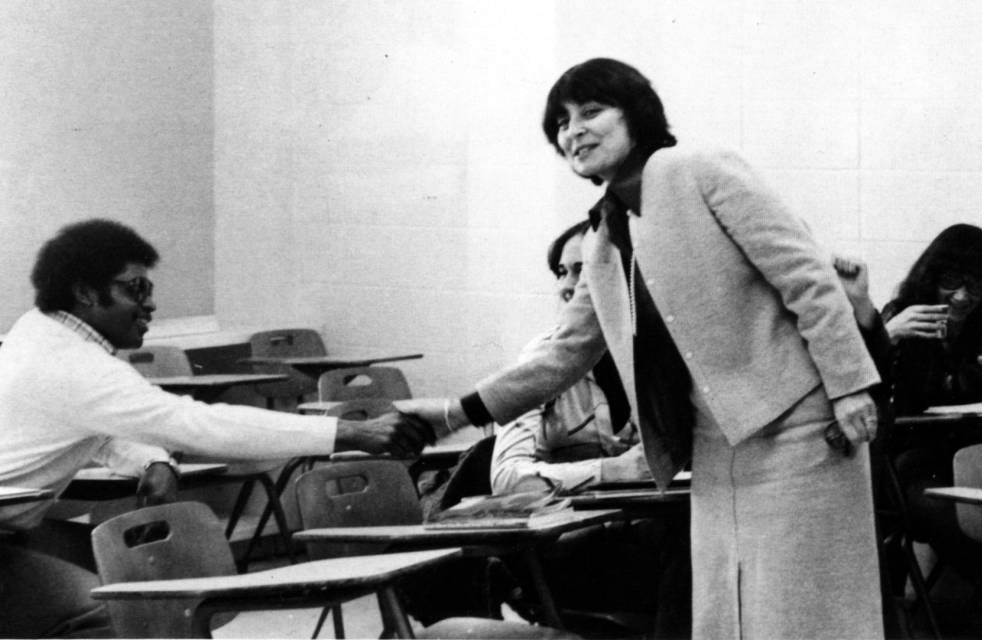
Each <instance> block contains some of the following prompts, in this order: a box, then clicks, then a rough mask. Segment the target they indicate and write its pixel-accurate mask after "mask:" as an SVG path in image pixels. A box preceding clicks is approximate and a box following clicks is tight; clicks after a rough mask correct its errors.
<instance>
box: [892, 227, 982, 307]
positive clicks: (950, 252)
mask: <svg viewBox="0 0 982 640" xmlns="http://www.w3.org/2000/svg"><path fill="white" fill-rule="evenodd" d="M945 271H957V272H959V273H965V274H968V275H972V276H975V277H976V278H980V279H982V229H980V228H979V227H976V226H975V225H972V224H954V225H952V226H950V227H948V228H947V229H945V230H944V231H942V232H941V233H939V234H938V236H937V237H936V238H935V239H934V240H932V241H931V244H929V245H928V246H927V249H925V250H924V253H922V254H921V257H919V258H918V259H917V261H916V262H915V263H914V266H913V267H911V269H910V273H908V274H907V277H906V278H905V279H904V281H903V282H901V283H900V287H899V288H898V290H897V299H896V302H897V308H898V309H904V308H906V307H908V306H910V305H912V304H934V302H935V301H936V299H937V295H938V278H939V277H940V275H941V274H942V273H943V272H945ZM973 315H975V314H973Z"/></svg>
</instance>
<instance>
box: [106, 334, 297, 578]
mask: <svg viewBox="0 0 982 640" xmlns="http://www.w3.org/2000/svg"><path fill="white" fill-rule="evenodd" d="M117 357H119V358H121V359H122V360H125V361H126V362H129V363H130V364H131V365H133V367H134V368H136V370H137V371H139V372H140V373H141V374H142V375H143V376H144V377H148V378H150V377H162V378H165V377H169V376H190V375H193V368H192V367H191V361H190V360H188V357H187V354H185V353H184V350H183V349H181V348H180V347H176V346H170V345H154V346H144V347H140V348H139V349H121V350H119V352H117ZM176 455H179V454H176ZM229 482H241V483H242V487H241V488H240V489H239V493H238V495H237V496H236V499H235V503H234V505H233V507H232V511H231V512H230V513H229V518H228V526H227V527H226V529H225V537H226V538H231V537H232V534H233V533H234V532H235V528H236V526H237V525H238V523H239V520H240V519H241V518H242V514H243V512H244V511H245V507H246V505H247V503H248V502H249V498H250V496H251V495H252V491H253V490H254V489H255V486H256V484H259V485H260V486H262V488H263V490H264V492H265V494H266V505H267V506H266V509H268V511H269V513H270V514H272V515H273V517H274V518H275V519H276V525H277V527H278V528H279V532H280V533H279V535H280V539H281V541H282V543H283V545H284V549H285V550H286V551H287V553H289V554H290V557H291V559H292V557H293V555H292V549H293V545H292V543H291V540H290V528H289V525H288V524H287V520H286V513H285V512H284V511H283V505H282V504H281V503H280V498H279V496H280V491H278V490H277V487H276V484H275V483H274V482H273V480H272V479H271V478H270V477H269V475H268V474H267V469H258V468H257V467H256V466H255V465H254V464H241V465H232V466H231V467H230V469H229V471H228V473H225V474H223V475H222V476H220V477H217V478H206V479H202V480H201V481H200V482H198V483H197V484H198V486H201V485H203V484H212V485H213V484H216V483H229ZM268 519H269V515H266V518H265V519H264V520H263V522H262V524H261V525H259V526H257V527H256V530H255V531H254V532H253V535H252V538H250V540H249V544H248V546H247V548H246V551H245V553H244V554H243V558H242V563H243V568H245V565H246V564H247V563H248V561H249V557H250V555H251V554H252V550H253V548H255V546H256V544H257V543H258V542H259V539H260V538H261V537H262V533H263V529H264V528H265V524H266V520H268Z"/></svg>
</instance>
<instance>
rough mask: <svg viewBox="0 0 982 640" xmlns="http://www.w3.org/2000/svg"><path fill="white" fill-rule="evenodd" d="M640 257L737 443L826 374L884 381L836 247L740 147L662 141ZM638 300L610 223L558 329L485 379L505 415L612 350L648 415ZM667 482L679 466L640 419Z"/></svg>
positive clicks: (829, 382)
mask: <svg viewBox="0 0 982 640" xmlns="http://www.w3.org/2000/svg"><path fill="white" fill-rule="evenodd" d="M628 217H629V229H630V234H631V240H632V244H633V247H634V252H635V259H636V260H637V264H638V267H639V268H640V272H641V274H642V278H643V280H644V284H645V285H646V286H647V288H648V290H649V291H650V293H651V296H652V298H653V299H654V302H655V305H656V306H657V308H658V310H659V311H660V313H661V315H662V317H663V319H664V321H665V324H666V326H667V327H668V330H669V332H670V334H671V336H672V338H673V339H674V341H675V344H676V345H677V347H678V350H679V352H680V353H681V354H682V357H683V359H684V361H685V363H686V365H687V366H688V368H689V371H690V373H691V375H692V380H693V385H694V387H695V389H694V392H696V393H699V394H701V395H702V397H703V399H704V401H705V403H706V405H707V406H708V407H709V409H710V410H711V412H712V414H713V417H714V419H715V421H716V422H717V423H718V424H719V425H720V427H721V428H722V430H723V432H724V434H725V435H726V438H727V440H728V441H729V442H730V444H736V443H738V442H740V441H742V440H744V439H745V438H747V437H748V436H750V435H752V434H753V433H755V432H756V431H758V430H759V429H761V428H762V427H764V426H765V425H767V424H768V423H770V422H772V421H773V420H775V419H776V418H777V417H778V416H780V415H781V414H782V413H783V412H785V411H786V410H787V409H789V408H790V407H791V406H792V405H794V404H795V403H796V402H797V401H798V400H800V399H801V398H802V397H803V396H805V395H806V394H807V393H808V392H809V391H811V390H812V389H814V388H815V387H816V386H818V385H819V384H822V385H824V388H825V391H826V393H827V395H828V396H829V398H831V399H835V398H838V397H841V396H844V395H848V394H850V393H853V392H857V391H860V390H863V389H865V388H867V387H870V386H871V385H873V384H875V383H877V382H878V381H879V377H878V375H877V372H876V367H875V365H874V364H873V361H872V359H871V358H870V356H869V355H868V353H867V351H866V348H865V346H864V344H863V340H862V337H861V335H860V333H859V330H858V328H857V326H856V322H855V320H854V318H853V313H852V308H851V306H850V304H849V302H848V300H847V298H846V296H845V293H844V292H843V290H842V287H841V285H840V283H839V281H838V278H837V276H836V275H835V272H834V271H833V269H832V267H831V261H830V259H829V256H828V254H827V253H826V252H825V251H824V250H822V249H821V248H820V247H819V246H818V245H817V244H816V242H815V241H814V239H813V238H812V237H811V234H810V233H809V231H808V230H807V228H806V227H805V225H804V224H803V223H802V222H801V221H800V220H799V219H798V218H797V217H795V216H794V215H792V214H791V213H790V212H789V211H788V210H787V208H786V207H785V206H784V205H783V204H782V203H781V202H780V201H779V200H778V198H777V197H776V195H775V194H774V193H773V192H772V191H771V190H770V189H768V188H767V187H765V186H764V185H763V184H762V183H761V181H760V180H759V179H758V178H757V177H756V176H755V175H754V173H753V172H752V171H751V170H750V168H749V166H748V165H747V164H746V162H744V161H743V160H742V159H741V158H740V157H739V156H737V155H736V154H734V153H732V152H727V151H718V150H692V149H686V148H683V147H681V146H678V147H671V148H666V149H660V150H659V151H657V152H656V153H655V154H653V155H652V156H651V158H650V159H649V160H648V163H647V164H646V166H645V168H644V172H643V174H642V187H641V215H638V214H637V212H630V213H629V214H628ZM633 329H634V327H633V320H632V303H631V300H630V297H629V295H628V287H627V284H626V282H625V277H624V272H623V268H622V265H621V259H620V255H619V252H618V250H617V249H616V248H615V247H614V245H613V244H612V243H611V242H610V239H609V237H608V235H607V227H606V225H604V224H601V225H599V227H598V229H597V230H596V231H590V232H588V233H587V236H586V238H585V239H584V243H583V273H582V276H581V279H580V282H579V285H578V286H577V288H576V292H575V294H574V296H573V299H572V300H571V301H570V303H569V304H567V305H566V307H565V308H564V310H563V311H562V313H561V315H560V328H559V330H558V331H557V333H556V334H555V335H554V337H553V339H552V340H550V341H548V342H545V343H543V344H541V345H540V346H539V348H538V349H537V350H536V352H535V353H534V354H533V355H532V356H531V357H530V358H529V359H528V360H526V361H525V362H524V363H522V364H519V365H516V366H514V367H512V368H510V369H507V370H505V371H503V372H500V373H498V374H495V375H493V376H491V377H489V378H486V379H485V380H483V381H481V382H480V383H479V384H478V385H477V391H478V393H479V395H480V397H481V399H482V400H483V402H484V403H485V405H486V406H487V408H488V411H489V412H490V413H491V415H492V416H493V417H494V418H495V421H496V422H498V423H499V424H504V423H506V422H509V421H511V420H513V419H515V418H517V417H518V416H519V415H520V414H521V413H523V412H524V411H526V410H528V409H529V408H531V407H533V406H535V405H537V404H540V403H542V402H544V401H546V400H548V399H549V398H551V397H554V396H555V395H556V394H557V393H559V392H560V391H562V390H564V389H566V388H568V387H569V386H571V385H572V384H573V383H575V382H576V381H577V380H579V379H580V378H582V377H583V375H585V374H586V373H587V371H589V370H590V368H591V367H593V365H594V364H595V363H596V361H597V360H598V359H599V358H600V356H601V355H602V354H603V352H604V349H605V348H609V349H610V351H611V355H612V356H613V358H614V361H615V362H616V364H617V368H618V371H619V373H620V375H621V378H622V380H623V382H624V386H625V389H627V392H628V393H627V395H628V400H629V402H630V404H631V409H632V414H633V416H634V417H635V419H637V415H638V410H637V407H638V403H637V397H638V394H642V393H646V392H648V391H647V390H646V389H644V388H637V386H636V384H635V380H634V355H635V354H634V346H633ZM640 429H641V435H642V441H643V442H644V446H645V453H646V456H647V458H648V462H649V464H650V465H651V467H652V472H653V474H654V476H655V479H656V480H657V481H658V483H659V485H661V486H667V484H668V482H669V481H670V479H671V477H672V476H673V475H674V473H675V471H676V469H675V468H674V467H673V465H672V464H671V462H670V461H669V459H668V456H667V453H666V452H665V449H664V447H663V446H662V444H661V442H660V441H659V439H658V437H657V435H656V434H655V433H654V431H653V430H652V429H651V426H650V425H646V424H643V423H641V424H640Z"/></svg>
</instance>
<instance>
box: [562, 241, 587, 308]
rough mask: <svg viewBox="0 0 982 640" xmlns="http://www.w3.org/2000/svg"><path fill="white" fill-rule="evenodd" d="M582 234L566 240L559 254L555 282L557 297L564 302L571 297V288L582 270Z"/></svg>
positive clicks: (574, 286) (578, 279)
mask: <svg viewBox="0 0 982 640" xmlns="http://www.w3.org/2000/svg"><path fill="white" fill-rule="evenodd" d="M582 246H583V236H582V235H579V234H577V235H575V236H573V237H572V238H570V239H569V240H567V241H566V245H565V246H564V247H563V252H562V254H561V255H560V256H559V269H558V271H559V274H558V275H557V276H556V279H557V280H556V282H557V285H558V289H559V298H560V299H561V300H562V301H563V302H564V303H565V302H569V301H570V299H572V297H573V289H575V288H576V283H577V282H579V281H580V271H582V270H583V251H582V249H581V247H582Z"/></svg>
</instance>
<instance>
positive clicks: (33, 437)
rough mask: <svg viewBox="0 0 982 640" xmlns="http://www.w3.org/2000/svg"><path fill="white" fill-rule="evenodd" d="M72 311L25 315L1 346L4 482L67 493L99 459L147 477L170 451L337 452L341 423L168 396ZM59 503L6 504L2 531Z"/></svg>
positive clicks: (243, 455) (231, 455)
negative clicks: (148, 470)
mask: <svg viewBox="0 0 982 640" xmlns="http://www.w3.org/2000/svg"><path fill="white" fill-rule="evenodd" d="M113 351H114V350H113V347H112V345H111V344H109V343H108V342H107V341H106V340H105V339H104V338H102V336H100V335H99V334H98V333H97V332H96V331H95V330H93V329H92V328H91V327H90V326H88V325H86V324H85V323H84V322H82V321H81V320H79V319H78V318H76V317H75V316H72V315H71V314H68V313H66V312H55V313H52V314H44V313H42V312H41V311H39V310H37V309H34V310H31V311H29V312H27V313H26V314H24V315H23V316H22V317H21V318H20V319H19V320H18V321H17V322H16V323H15V324H14V326H13V328H12V329H11V330H10V332H9V333H8V334H7V336H6V338H5V339H4V342H3V346H2V351H0V425H2V428H0V486H3V485H5V486H24V487H35V488H45V489H51V490H53V491H54V492H55V493H56V494H59V493H61V492H62V491H63V490H64V489H65V487H66V486H67V485H68V483H69V482H70V481H71V479H72V478H73V477H74V476H75V474H76V473H77V472H78V470H79V469H81V468H82V467H83V466H85V465H86V464H88V463H89V462H90V461H91V460H93V459H95V460H96V461H98V462H101V463H103V464H106V465H108V466H110V467H112V468H114V469H115V470H117V471H120V472H122V473H125V474H127V475H133V476H139V475H140V474H141V473H142V470H143V469H144V468H145V467H146V465H148V464H149V463H150V462H154V461H161V460H168V459H169V455H168V453H167V450H181V451H185V452H189V453H194V454H202V455H211V456H221V457H226V458H228V459H260V460H269V459H277V458H289V457H293V456H299V455H324V454H330V453H332V452H333V451H334V446H335V433H336V428H337V420H336V419H334V418H325V417H320V416H317V417H313V416H299V415H295V414H289V413H283V412H273V411H266V410H263V409H257V408H255V407H246V406H233V405H223V404H212V405H209V404H204V403H201V402H196V401H194V400H191V399H190V398H188V397H184V396H177V395H173V394H170V393H167V392H165V391H163V390H161V389H160V388H158V387H156V386H154V385H152V384H150V383H149V382H148V381H147V380H146V379H145V378H144V377H143V376H142V375H140V374H139V373H138V372H137V371H136V369H134V368H133V367H132V366H130V364H129V363H126V362H124V361H122V360H120V359H118V358H116V357H115V356H114V355H113ZM50 506H51V501H47V502H40V503H32V504H24V505H13V506H9V507H5V508H2V509H0V528H6V529H14V530H17V529H29V528H32V527H34V526H36V525H37V524H38V523H39V522H40V521H41V519H42V518H43V516H44V513H45V512H46V511H47V509H48V508H50Z"/></svg>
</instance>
